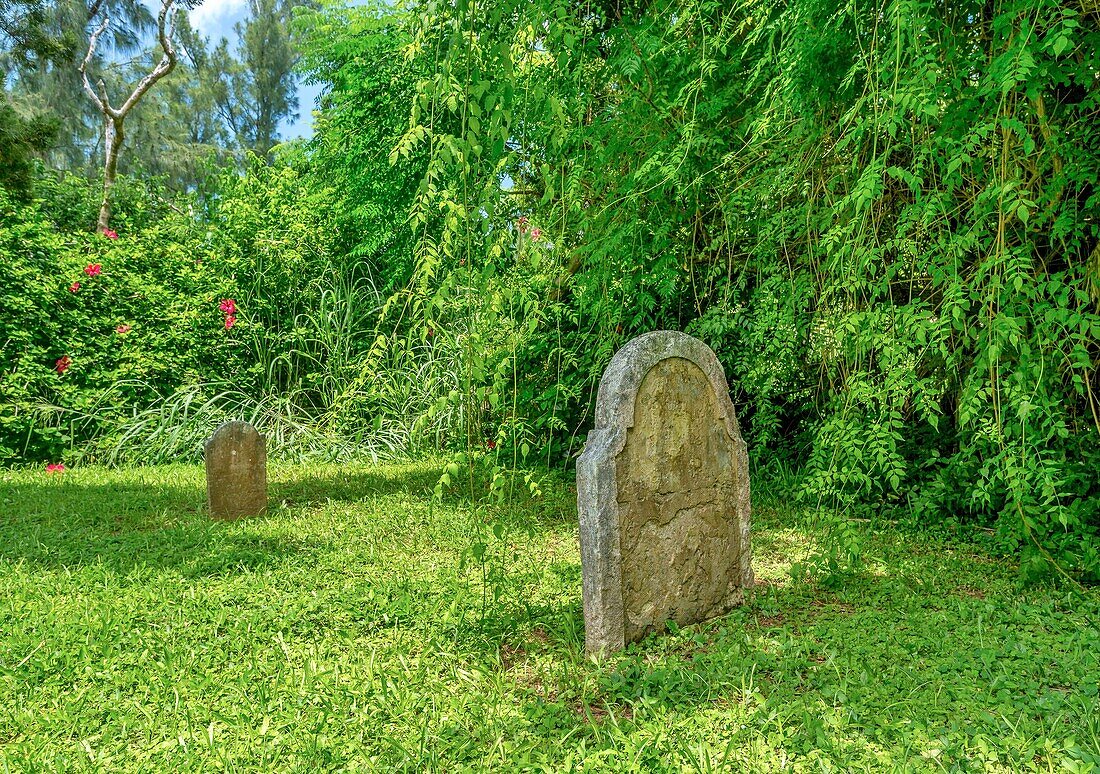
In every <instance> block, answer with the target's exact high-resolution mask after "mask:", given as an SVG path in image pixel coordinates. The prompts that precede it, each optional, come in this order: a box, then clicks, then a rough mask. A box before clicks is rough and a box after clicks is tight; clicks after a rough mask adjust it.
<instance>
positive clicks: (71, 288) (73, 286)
mask: <svg viewBox="0 0 1100 774" xmlns="http://www.w3.org/2000/svg"><path fill="white" fill-rule="evenodd" d="M78 290H80V283H79V282H74V283H73V284H71V285H69V292H70V293H75V292H76V291H78Z"/></svg>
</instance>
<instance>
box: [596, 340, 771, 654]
mask: <svg viewBox="0 0 1100 774" xmlns="http://www.w3.org/2000/svg"><path fill="white" fill-rule="evenodd" d="M577 507H578V511H579V513H580V523H581V524H580V527H581V530H580V537H581V567H582V572H583V578H584V581H583V582H584V628H585V647H586V650H587V651H588V652H589V653H602V652H607V651H613V650H618V649H620V648H622V647H623V646H624V645H625V644H626V643H628V642H634V641H636V640H639V639H641V638H643V637H645V635H646V634H648V633H649V632H651V631H654V630H658V629H661V628H663V627H664V626H665V624H666V622H668V621H670V620H671V621H675V622H676V623H678V624H680V625H686V624H690V623H694V622H697V621H702V620H705V619H707V618H712V617H714V616H717V615H721V614H723V613H725V612H727V611H729V609H730V608H731V607H733V606H734V605H736V604H738V603H739V602H741V600H742V598H743V590H744V589H745V588H747V587H751V586H752V584H753V574H752V567H751V564H750V559H751V554H750V547H749V515H750V514H749V511H750V505H749V473H748V454H747V452H746V449H745V442H744V440H743V439H742V438H741V431H740V430H739V429H738V426H737V417H736V416H735V415H734V412H733V403H731V402H730V397H729V386H728V385H727V383H726V377H725V374H724V373H723V371H722V366H721V365H720V364H719V362H718V358H717V357H715V355H714V352H713V351H711V349H710V347H708V346H707V345H706V344H704V343H703V342H701V341H699V340H698V339H696V338H693V337H691V336H688V335H687V334H685V333H680V332H678V331H654V332H652V333H647V334H645V335H643V336H639V337H638V338H636V339H634V340H633V341H631V342H629V343H628V344H627V345H626V346H625V347H623V348H622V349H621V350H619V352H618V353H616V354H615V356H614V357H613V358H612V359H611V363H610V365H608V367H607V371H606V372H605V373H604V375H603V379H602V380H601V381H600V389H599V393H598V394H597V397H596V427H595V429H594V430H593V431H592V433H591V434H590V435H589V436H588V442H587V444H586V445H585V448H584V452H583V453H582V454H581V456H580V459H579V460H578V462H577Z"/></svg>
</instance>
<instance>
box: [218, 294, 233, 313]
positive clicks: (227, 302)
mask: <svg viewBox="0 0 1100 774" xmlns="http://www.w3.org/2000/svg"><path fill="white" fill-rule="evenodd" d="M218 309H220V310H222V311H223V312H225V313H226V314H236V313H237V302H236V301H234V300H233V299H232V298H223V299H222V302H221V303H220V304H218Z"/></svg>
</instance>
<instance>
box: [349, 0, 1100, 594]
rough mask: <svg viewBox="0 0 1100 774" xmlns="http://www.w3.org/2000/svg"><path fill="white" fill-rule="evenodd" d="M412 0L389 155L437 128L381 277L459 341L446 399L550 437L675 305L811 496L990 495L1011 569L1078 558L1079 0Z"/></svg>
mask: <svg viewBox="0 0 1100 774" xmlns="http://www.w3.org/2000/svg"><path fill="white" fill-rule="evenodd" d="M421 11H422V12H421ZM409 19H410V21H409V25H410V29H411V39H410V43H409V45H408V47H407V51H408V53H409V56H410V58H411V61H413V63H414V65H413V66H414V67H417V68H419V69H420V70H422V71H425V72H428V73H430V75H429V76H428V77H425V78H424V79H422V80H421V81H420V82H419V84H418V93H417V96H416V98H415V99H414V100H413V103H412V106H411V107H412V111H411V124H410V128H409V130H408V131H407V132H406V134H405V135H404V137H403V138H402V139H401V141H400V142H399V143H398V145H397V149H396V155H397V156H399V157H401V158H412V157H414V156H415V154H417V153H424V152H427V154H428V158H427V160H426V162H425V165H424V173H423V178H422V186H421V188H420V191H419V195H418V198H417V201H416V203H415V204H414V207H413V222H414V223H415V224H417V226H418V228H419V238H418V242H417V246H416V253H415V256H416V264H415V271H414V275H413V280H412V282H411V284H410V286H409V288H408V289H407V290H406V291H405V292H404V293H403V294H402V296H401V297H402V298H403V299H404V300H403V302H402V304H403V308H407V309H412V310H414V312H413V318H414V320H415V326H414V327H420V328H421V329H428V330H433V331H438V330H441V329H442V330H445V331H448V332H450V333H451V334H453V335H454V336H455V337H456V340H457V341H459V342H463V343H461V344H460V345H459V349H460V351H463V352H465V353H467V354H468V356H469V357H468V359H467V360H464V366H463V367H464V374H465V379H464V387H463V395H462V396H460V397H459V398H455V399H453V400H452V401H451V402H452V404H454V403H462V404H464V405H466V406H467V408H468V411H467V412H466V414H465V416H466V417H467V421H469V422H470V423H471V424H475V423H476V422H482V423H485V424H488V425H489V426H490V428H491V429H490V431H489V434H492V432H493V430H492V428H495V427H503V426H508V427H511V428H517V427H521V428H526V430H525V431H524V432H521V433H519V435H522V436H524V437H525V441H526V439H528V438H532V437H533V438H535V439H536V441H537V443H538V444H539V445H540V446H542V447H543V448H546V449H548V450H551V451H550V454H551V459H555V458H556V459H561V458H564V457H567V456H568V455H569V454H571V453H572V452H574V451H575V450H576V448H577V445H578V444H577V433H578V431H580V430H582V429H583V428H584V427H585V426H586V424H587V422H588V421H589V419H588V418H589V417H590V406H591V401H592V399H593V397H594V392H595V390H594V387H595V382H596V379H597V378H598V374H599V373H600V370H601V369H602V367H603V365H604V364H606V362H607V359H608V358H609V357H610V355H611V353H612V351H613V350H614V349H615V348H616V347H617V346H619V345H620V344H621V343H622V342H623V341H625V340H626V339H627V338H628V337H629V336H631V335H634V334H636V333H638V332H641V331H644V330H647V329H651V328H654V327H661V326H671V327H680V328H686V329H688V330H690V331H694V332H696V333H698V334H699V335H701V336H703V337H704V338H705V339H706V340H707V341H708V342H709V343H710V344H711V345H712V346H713V347H714V348H715V349H716V350H717V351H718V352H719V354H720V356H721V358H722V359H723V361H724V362H725V364H726V366H727V368H728V370H729V373H730V376H731V381H732V383H733V384H734V390H735V392H736V396H735V397H736V399H737V400H738V403H739V407H740V411H741V413H742V415H743V416H744V417H745V418H746V420H747V421H746V425H747V426H748V428H749V430H750V434H751V442H752V447H753V449H754V456H755V457H756V459H757V460H758V461H766V460H767V459H769V458H771V459H777V458H778V459H784V460H787V461H791V462H793V463H795V464H797V465H798V466H800V467H802V469H803V470H804V472H805V474H806V475H805V494H806V495H807V496H808V497H809V498H810V500H811V502H813V503H815V504H817V505H820V506H823V507H828V508H836V509H839V510H841V511H847V512H851V511H852V510H858V509H862V508H883V507H887V508H899V507H903V508H907V509H910V510H912V512H914V513H915V514H917V515H918V516H919V517H920V518H922V519H926V520H943V519H963V520H969V521H972V522H976V523H979V524H985V525H994V526H996V527H997V529H998V533H999V534H1000V535H1001V536H1002V538H1003V539H1004V541H1005V544H1006V546H1008V547H1011V548H1013V549H1017V550H1020V551H1021V552H1022V553H1023V555H1024V557H1025V560H1026V561H1025V567H1026V568H1028V569H1029V570H1031V569H1034V570H1040V569H1041V568H1043V567H1047V566H1049V560H1050V559H1051V558H1055V559H1057V560H1058V561H1059V562H1060V563H1061V564H1062V566H1063V567H1065V568H1070V569H1072V570H1074V571H1076V572H1077V573H1079V574H1080V575H1081V576H1083V577H1093V578H1096V577H1100V550H1098V548H1097V546H1098V540H1097V537H1098V532H1100V478H1098V477H1097V476H1096V473H1095V471H1096V470H1097V465H1098V462H1100V443H1098V432H1100V417H1098V413H1100V411H1098V404H1100V400H1098V396H1100V378H1098V372H1097V368H1096V362H1097V359H1098V357H1100V314H1098V310H1097V298H1098V297H1100V296H1098V294H1097V287H1098V284H1097V268H1098V264H1100V247H1098V244H1100V190H1098V189H1097V187H1096V180H1097V179H1098V178H1100V81H1098V75H1097V73H1098V72H1100V24H1098V21H1100V19H1098V17H1097V15H1096V14H1095V13H1093V12H1090V11H1088V10H1087V9H1085V8H1082V6H1080V5H1078V4H1072V3H1060V2H1055V1H1054V0H1043V2H1030V1H1029V2H1020V1H1018V0H1008V1H1006V2H999V3H993V4H989V3H984V2H982V3H980V2H974V3H963V4H955V5H951V6H936V5H928V4H924V3H919V2H911V1H910V0H883V1H882V2H860V3H855V4H848V5H841V4H833V3H828V2H821V1H820V0H805V1H804V2H797V3H770V4H763V5H761V4H753V5H743V4H732V5H731V4H728V3H719V2H704V3H696V2H691V3H686V2H685V3H673V4H672V5H671V6H669V5H668V4H655V3H648V2H641V3H633V4H627V5H623V4H617V3H616V4H599V3H596V4H585V5H583V6H579V5H577V4H575V3H573V2H571V0H539V1H538V2H526V0H523V1H522V2H520V1H519V0H513V1H510V2H503V3H497V4H494V5H492V6H491V7H488V8H486V9H485V10H484V11H478V12H474V9H473V8H472V7H471V6H468V5H467V4H466V3H457V4H453V5H437V4H424V5H423V7H420V6H416V7H415V8H414V9H413V13H412V14H411V15H410V17H409ZM337 109H340V108H337ZM502 180H505V181H507V180H511V181H513V182H514V186H512V187H508V186H507V185H505V186H501V185H500V181H502ZM483 398H484V400H483ZM509 432H511V431H509ZM467 435H468V436H469V437H472V438H475V439H476V438H479V437H480V436H481V435H482V433H481V432H480V431H478V432H468V433H467ZM554 449H557V450H558V451H557V452H554V451H552V450H554Z"/></svg>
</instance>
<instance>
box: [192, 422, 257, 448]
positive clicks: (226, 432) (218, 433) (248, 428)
mask: <svg viewBox="0 0 1100 774" xmlns="http://www.w3.org/2000/svg"><path fill="white" fill-rule="evenodd" d="M223 438H226V439H238V440H243V439H245V438H248V439H256V438H260V431H259V430H257V429H256V428H255V427H253V426H252V425H250V424H249V423H248V422H241V421H239V420H234V421H231V422H223V423H222V424H221V425H219V426H218V429H217V430H215V431H214V432H213V433H211V435H210V437H209V438H207V439H206V441H205V442H204V443H203V445H202V446H203V449H208V448H210V444H212V443H214V442H215V441H219V440H221V439H223Z"/></svg>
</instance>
